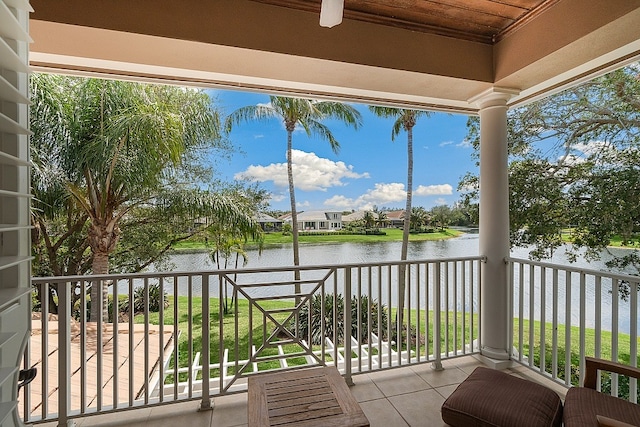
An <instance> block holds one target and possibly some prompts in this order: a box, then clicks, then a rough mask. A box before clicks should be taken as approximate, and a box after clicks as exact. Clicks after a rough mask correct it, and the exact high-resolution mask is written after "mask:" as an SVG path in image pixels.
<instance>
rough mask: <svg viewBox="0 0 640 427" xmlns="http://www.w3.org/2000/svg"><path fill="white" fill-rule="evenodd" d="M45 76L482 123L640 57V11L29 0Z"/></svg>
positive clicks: (247, 0)
mask: <svg viewBox="0 0 640 427" xmlns="http://www.w3.org/2000/svg"><path fill="white" fill-rule="evenodd" d="M31 4H32V6H33V7H34V9H35V12H34V13H32V15H31V22H30V33H31V36H32V37H33V39H34V43H33V44H32V46H31V56H30V60H31V65H32V67H33V69H35V70H40V71H42V70H48V71H57V72H67V73H80V74H82V73H90V74H92V75H103V76H112V77H117V78H132V79H141V80H150V81H164V82H176V83H180V84H192V85H197V86H201V87H207V86H223V87H229V88H236V89H247V90H265V91H269V92H276V93H281V94H289V95H305V96H306V95H309V96H316V97H332V98H338V99H345V100H352V101H359V102H365V103H382V104H393V105H405V106H412V107H414V108H429V109H443V110H450V111H459V112H464V113H474V112H476V111H477V107H476V106H475V105H474V104H473V103H472V102H470V101H469V100H471V99H473V98H474V97H476V96H478V95H479V94H481V93H483V92H485V91H487V90H491V89H492V88H496V87H499V88H508V89H511V90H515V91H516V92H518V93H519V94H518V95H516V96H514V97H513V98H512V99H511V101H510V105H518V104H521V103H524V102H528V101H530V100H532V99H536V98H538V97H541V96H545V95H547V94H549V93H551V92H552V91H557V90H559V89H562V88H564V87H567V86H569V85H572V84H575V82H577V81H580V80H581V79H586V78H590V77H593V76H595V75H597V74H599V73H603V72H605V71H608V70H610V69H613V68H616V67H619V66H620V65H622V64H624V63H628V62H631V61H634V60H637V59H638V58H640V0H607V1H606V2H603V1H601V0H505V1H499V2H498V1H492V0H468V1H461V0H401V1H400V0H393V1H392V0H345V19H344V21H343V23H342V24H340V25H338V26H336V27H334V28H331V29H327V28H322V27H320V26H319V24H318V21H319V5H320V0H214V1H202V0H181V1H175V0H136V1H131V0H111V1H108V2H105V1H100V0H31Z"/></svg>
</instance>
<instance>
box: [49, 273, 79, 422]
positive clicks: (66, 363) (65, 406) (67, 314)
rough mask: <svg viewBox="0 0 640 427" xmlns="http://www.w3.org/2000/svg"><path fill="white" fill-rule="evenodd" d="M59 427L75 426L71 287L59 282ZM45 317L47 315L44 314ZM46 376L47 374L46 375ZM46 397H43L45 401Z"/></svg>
mask: <svg viewBox="0 0 640 427" xmlns="http://www.w3.org/2000/svg"><path fill="white" fill-rule="evenodd" d="M57 285H58V289H57V291H58V426H60V427H71V426H74V425H75V422H74V421H73V420H69V419H68V416H69V409H70V407H71V406H70V403H71V402H70V401H69V399H70V394H71V357H70V356H71V321H70V319H71V286H70V283H69V282H58V283H57ZM44 314H45V315H46V314H47V313H44ZM45 375H46V374H45ZM45 398H46V397H45V396H43V399H45Z"/></svg>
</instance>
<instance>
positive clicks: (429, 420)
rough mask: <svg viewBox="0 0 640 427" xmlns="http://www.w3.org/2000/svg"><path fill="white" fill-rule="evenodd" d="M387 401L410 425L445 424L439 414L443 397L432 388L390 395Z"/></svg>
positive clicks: (433, 426) (428, 425)
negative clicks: (408, 393) (407, 393)
mask: <svg viewBox="0 0 640 427" xmlns="http://www.w3.org/2000/svg"><path fill="white" fill-rule="evenodd" d="M389 402H391V404H392V405H393V406H394V408H396V410H397V411H398V413H399V414H400V415H401V416H402V418H403V419H404V420H405V421H406V422H407V424H409V425H410V426H411V427H422V426H424V427H435V426H446V424H445V423H444V422H443V421H442V418H441V415H440V407H441V406H442V403H443V402H444V398H443V397H442V396H441V395H440V394H439V393H438V392H437V391H435V390H433V389H430V390H423V391H418V392H415V393H411V394H410V395H400V396H392V397H390V398H389Z"/></svg>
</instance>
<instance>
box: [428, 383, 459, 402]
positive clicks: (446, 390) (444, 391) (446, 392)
mask: <svg viewBox="0 0 640 427" xmlns="http://www.w3.org/2000/svg"><path fill="white" fill-rule="evenodd" d="M458 386H459V384H452V385H445V386H443V387H438V388H434V390H435V391H437V392H438V393H439V394H440V396H442V397H443V398H445V399H446V398H447V397H449V396H451V393H453V392H454V391H455V389H457V388H458Z"/></svg>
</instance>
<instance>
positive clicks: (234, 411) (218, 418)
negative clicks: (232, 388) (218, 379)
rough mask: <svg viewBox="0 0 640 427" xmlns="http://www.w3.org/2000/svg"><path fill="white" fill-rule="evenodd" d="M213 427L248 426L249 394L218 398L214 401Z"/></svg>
mask: <svg viewBox="0 0 640 427" xmlns="http://www.w3.org/2000/svg"><path fill="white" fill-rule="evenodd" d="M211 414H212V415H211V426H215V427H236V426H238V427H240V426H244V425H246V424H247V394H246V393H240V394H233V395H229V396H221V397H216V398H215V399H214V400H213V411H212V412H211Z"/></svg>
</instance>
